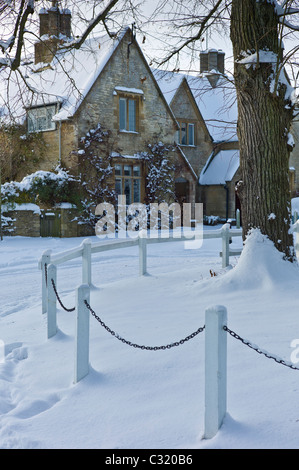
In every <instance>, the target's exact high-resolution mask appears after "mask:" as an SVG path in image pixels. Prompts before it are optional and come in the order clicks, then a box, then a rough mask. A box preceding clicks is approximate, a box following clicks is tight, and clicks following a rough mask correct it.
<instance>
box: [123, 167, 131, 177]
mask: <svg viewBox="0 0 299 470" xmlns="http://www.w3.org/2000/svg"><path fill="white" fill-rule="evenodd" d="M124 175H125V176H132V167H131V166H129V165H125V166H124Z"/></svg>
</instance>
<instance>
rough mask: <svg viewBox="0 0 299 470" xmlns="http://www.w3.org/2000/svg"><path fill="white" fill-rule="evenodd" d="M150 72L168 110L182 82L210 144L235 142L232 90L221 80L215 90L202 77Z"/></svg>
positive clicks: (234, 107)
mask: <svg viewBox="0 0 299 470" xmlns="http://www.w3.org/2000/svg"><path fill="white" fill-rule="evenodd" d="M153 72H154V75H155V77H156V80H157V81H158V84H159V86H160V88H161V90H162V92H163V94H164V96H165V98H166V100H167V102H168V104H169V105H170V107H171V103H172V101H173V100H174V97H175V95H176V93H178V92H179V89H180V87H181V86H182V83H183V81H184V79H186V81H187V83H188V85H189V88H190V90H191V92H192V95H193V97H194V100H195V102H196V104H197V107H198V109H199V112H200V114H201V115H202V117H203V120H204V121H205V124H206V126H207V128H208V131H209V133H210V135H211V137H212V139H213V140H214V142H229V141H237V140H238V138H237V104H236V94H235V88H234V86H233V85H232V84H231V82H229V81H228V80H227V79H226V78H225V77H222V76H221V75H220V76H219V79H218V82H217V85H216V87H212V86H211V84H210V81H209V79H208V77H207V75H206V74H201V75H198V76H194V75H184V74H180V73H174V72H165V71H162V70H154V71H153Z"/></svg>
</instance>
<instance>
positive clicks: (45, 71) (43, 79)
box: [0, 27, 178, 126]
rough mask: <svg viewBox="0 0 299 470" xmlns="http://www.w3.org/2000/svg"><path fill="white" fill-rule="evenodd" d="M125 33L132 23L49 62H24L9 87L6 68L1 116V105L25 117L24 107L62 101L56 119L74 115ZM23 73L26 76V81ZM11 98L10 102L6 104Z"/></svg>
mask: <svg viewBox="0 0 299 470" xmlns="http://www.w3.org/2000/svg"><path fill="white" fill-rule="evenodd" d="M126 34H132V31H131V29H130V28H129V27H127V28H125V29H124V30H123V31H122V32H120V33H119V34H118V35H117V36H116V37H114V38H111V37H109V36H108V35H107V34H105V35H103V36H100V37H98V38H91V39H87V40H86V41H85V42H84V44H83V45H82V46H81V47H80V49H70V50H68V49H62V50H60V51H58V52H57V53H56V55H55V56H54V58H53V60H52V62H51V63H50V64H45V63H39V64H34V63H33V61H32V62H31V63H27V64H24V65H23V66H21V67H20V70H19V72H20V73H19V72H18V71H17V72H15V73H13V74H12V75H11V76H10V81H9V87H8V88H6V87H5V83H7V82H5V78H6V77H5V74H6V73H7V71H5V70H4V71H2V73H1V78H2V88H1V80H0V116H1V108H2V115H3V114H7V115H8V116H9V114H10V112H11V116H9V117H10V118H14V119H16V120H18V121H22V120H23V119H24V117H25V115H24V114H25V113H24V110H25V109H26V108H33V107H37V106H45V105H49V104H54V103H59V104H60V106H59V110H58V112H57V114H56V115H55V116H54V117H53V120H56V121H62V120H66V119H68V118H69V117H72V116H73V115H74V114H75V113H76V111H77V110H78V108H79V107H80V105H81V103H82V102H83V100H84V98H85V97H86V95H87V94H88V92H89V91H90V89H91V87H92V86H93V84H94V83H95V81H96V79H97V78H98V77H99V76H100V74H101V72H102V71H103V70H104V68H105V66H106V65H107V63H108V62H109V60H110V59H111V57H112V55H113V54H114V52H115V51H116V49H117V48H118V46H119V44H120V43H121V41H122V40H123V38H124V37H125V35H126ZM134 44H135V46H136V47H137V49H138V51H139V53H140V57H141V59H142V60H143V62H144V64H145V66H146V67H147V68H148V71H149V73H150V74H151V76H152V78H153V80H154V83H155V86H156V88H157V92H158V93H159V94H160V97H161V99H162V100H163V102H164V104H165V106H166V108H167V110H168V112H169V114H170V115H171V117H172V119H173V121H174V122H175V125H176V126H178V124H177V121H176V119H175V116H174V114H173V112H172V110H171V108H170V107H169V105H168V102H167V100H166V99H165V96H164V94H163V93H162V92H161V89H160V87H159V86H158V84H157V82H156V79H155V77H154V75H153V74H152V71H151V69H150V67H149V66H148V64H147V61H146V59H145V58H144V55H143V53H142V50H141V49H140V47H139V45H138V43H137V41H136V42H134ZM20 76H22V77H24V78H25V80H26V84H25V82H24V81H23V80H22V79H21V78H20ZM118 88H119V87H118ZM7 90H8V94H7ZM33 91H34V92H33ZM135 92H136V90H135ZM137 92H138V91H137ZM139 92H142V90H139ZM20 97H21V99H20ZM8 102H9V106H8V105H7V103H8ZM8 109H10V111H8Z"/></svg>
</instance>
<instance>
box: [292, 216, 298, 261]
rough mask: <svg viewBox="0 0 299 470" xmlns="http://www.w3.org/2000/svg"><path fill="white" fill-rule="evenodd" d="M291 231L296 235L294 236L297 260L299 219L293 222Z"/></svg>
mask: <svg viewBox="0 0 299 470" xmlns="http://www.w3.org/2000/svg"><path fill="white" fill-rule="evenodd" d="M293 231H294V232H295V233H296V236H295V250H296V256H297V259H298V260H299V220H297V221H296V222H295V224H294V228H293Z"/></svg>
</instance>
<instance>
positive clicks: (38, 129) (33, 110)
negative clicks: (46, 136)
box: [27, 103, 58, 133]
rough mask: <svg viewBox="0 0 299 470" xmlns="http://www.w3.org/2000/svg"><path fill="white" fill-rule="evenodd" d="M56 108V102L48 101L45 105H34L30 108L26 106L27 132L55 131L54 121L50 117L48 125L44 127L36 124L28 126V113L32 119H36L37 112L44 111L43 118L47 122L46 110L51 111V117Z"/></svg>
mask: <svg viewBox="0 0 299 470" xmlns="http://www.w3.org/2000/svg"><path fill="white" fill-rule="evenodd" d="M57 109H58V104H57V103H49V104H46V105H41V106H34V107H32V108H28V109H27V132H28V133H33V132H48V131H55V130H56V123H55V121H52V119H51V123H50V125H46V127H42V126H38V125H37V126H34V128H32V126H30V124H29V120H30V114H31V116H32V117H33V119H34V120H36V119H38V114H39V113H40V114H42V111H44V113H45V116H44V118H45V119H46V120H47V121H48V124H49V117H48V116H47V115H46V114H47V110H48V111H51V113H50V114H51V115H52V117H53V116H54V115H55V114H56V113H57ZM32 117H31V119H32ZM41 117H42V116H41Z"/></svg>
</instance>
